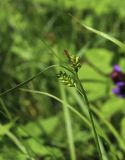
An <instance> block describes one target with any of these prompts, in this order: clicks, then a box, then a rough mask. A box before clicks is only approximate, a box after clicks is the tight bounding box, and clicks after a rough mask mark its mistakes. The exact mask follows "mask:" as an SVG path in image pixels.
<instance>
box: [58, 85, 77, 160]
mask: <svg viewBox="0 0 125 160" xmlns="http://www.w3.org/2000/svg"><path fill="white" fill-rule="evenodd" d="M60 91H61V96H62V99H63V100H64V102H66V103H67V100H66V93H65V90H64V88H63V87H62V86H61V85H60ZM63 111H64V118H65V124H66V131H67V137H68V143H69V150H70V156H71V160H76V155H75V146H74V140H73V131H72V124H71V118H70V113H69V109H68V108H67V106H66V105H65V104H63Z"/></svg>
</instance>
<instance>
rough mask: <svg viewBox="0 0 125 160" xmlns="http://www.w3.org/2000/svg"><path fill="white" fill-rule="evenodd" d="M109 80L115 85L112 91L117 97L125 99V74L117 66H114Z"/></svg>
mask: <svg viewBox="0 0 125 160" xmlns="http://www.w3.org/2000/svg"><path fill="white" fill-rule="evenodd" d="M111 78H112V80H113V82H114V84H115V85H116V88H114V89H113V90H112V91H113V93H114V94H116V95H117V96H119V97H122V98H125V73H123V72H122V71H121V68H120V67H119V66H118V65H115V66H114V68H113V71H112V73H111Z"/></svg>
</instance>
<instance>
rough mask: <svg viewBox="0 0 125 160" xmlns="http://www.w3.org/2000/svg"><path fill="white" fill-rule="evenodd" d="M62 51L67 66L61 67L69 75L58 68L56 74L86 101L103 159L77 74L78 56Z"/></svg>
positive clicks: (100, 155) (79, 64)
mask: <svg viewBox="0 0 125 160" xmlns="http://www.w3.org/2000/svg"><path fill="white" fill-rule="evenodd" d="M64 53H65V55H66V57H67V60H68V61H67V66H63V68H65V69H66V70H68V72H70V73H71V75H70V74H68V73H67V72H65V71H62V70H60V72H59V73H58V74H57V78H58V79H59V80H60V82H61V83H63V84H64V85H66V86H68V87H75V88H76V89H77V90H78V91H79V92H80V94H81V95H82V96H83V98H84V100H85V102H86V106H87V109H88V113H89V116H90V121H91V125H92V130H93V133H94V139H95V142H96V145H97V150H98V153H99V158H100V160H103V155H102V151H101V146H100V143H99V137H98V134H97V131H96V127H95V123H94V118H93V114H92V110H91V106H90V103H89V100H88V97H87V94H86V91H85V89H84V87H83V85H82V82H81V80H80V78H79V74H78V72H79V69H80V68H81V62H80V57H78V56H75V55H70V54H69V52H68V51H67V50H64Z"/></svg>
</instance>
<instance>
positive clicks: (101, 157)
mask: <svg viewBox="0 0 125 160" xmlns="http://www.w3.org/2000/svg"><path fill="white" fill-rule="evenodd" d="M76 78H77V81H78V84H79V87H80V89H81V92H82V94H83V95H84V98H85V102H86V105H87V107H88V112H89V116H90V120H91V124H92V128H93V133H94V136H95V141H96V145H97V149H98V152H99V157H100V160H103V156H102V152H101V147H100V144H99V139H98V135H97V132H96V128H95V123H94V119H93V115H92V112H91V107H90V104H89V100H88V97H87V95H86V91H85V90H84V88H83V86H82V83H81V81H80V79H79V76H78V74H77V73H76Z"/></svg>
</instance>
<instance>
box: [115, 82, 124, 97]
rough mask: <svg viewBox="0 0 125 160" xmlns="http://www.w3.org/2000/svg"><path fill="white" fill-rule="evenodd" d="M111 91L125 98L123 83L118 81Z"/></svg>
mask: <svg viewBox="0 0 125 160" xmlns="http://www.w3.org/2000/svg"><path fill="white" fill-rule="evenodd" d="M112 92H113V93H114V94H116V95H117V96H119V97H122V98H125V83H124V82H118V83H117V85H116V88H114V89H113V90H112Z"/></svg>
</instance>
